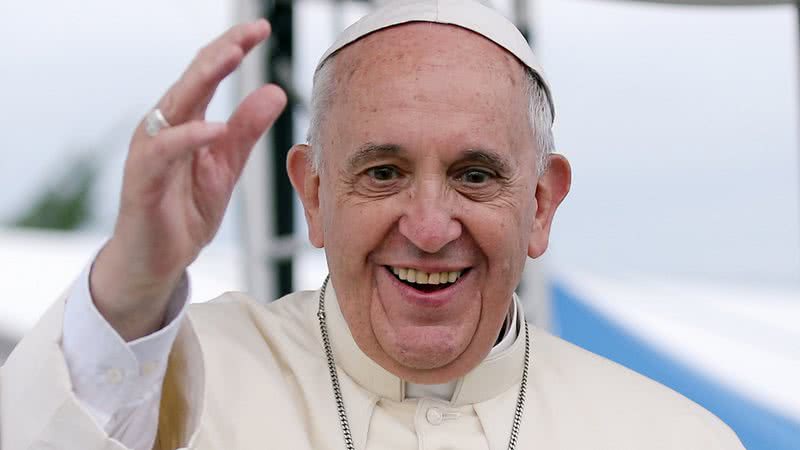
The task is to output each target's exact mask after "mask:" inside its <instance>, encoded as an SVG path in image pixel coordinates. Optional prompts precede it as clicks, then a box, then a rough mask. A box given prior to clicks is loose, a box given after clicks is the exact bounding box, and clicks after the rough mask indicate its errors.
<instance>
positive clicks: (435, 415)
mask: <svg viewBox="0 0 800 450" xmlns="http://www.w3.org/2000/svg"><path fill="white" fill-rule="evenodd" d="M425 418H426V419H428V423H429V424H431V425H439V424H441V423H442V419H444V414H442V410H441V409H439V408H430V409H428V412H427V413H425Z"/></svg>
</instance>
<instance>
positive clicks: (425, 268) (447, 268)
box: [386, 263, 469, 273]
mask: <svg viewBox="0 0 800 450" xmlns="http://www.w3.org/2000/svg"><path fill="white" fill-rule="evenodd" d="M386 266H388V267H396V268H398V269H414V270H417V271H422V272H427V273H437V272H463V271H465V270H467V269H469V266H466V265H464V266H461V265H459V266H456V265H444V264H437V265H433V264H430V265H429V264H402V263H401V264H386Z"/></svg>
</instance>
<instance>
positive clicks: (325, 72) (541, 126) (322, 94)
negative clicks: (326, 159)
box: [306, 55, 555, 175]
mask: <svg viewBox="0 0 800 450" xmlns="http://www.w3.org/2000/svg"><path fill="white" fill-rule="evenodd" d="M335 57H336V55H333V56H331V57H330V58H328V60H327V61H325V62H323V63H322V66H320V68H319V69H318V70H317V72H316V73H315V74H314V86H313V88H312V89H311V120H310V122H309V125H308V135H307V137H306V139H307V141H308V144H309V145H310V146H311V152H312V158H311V167H312V168H313V170H314V171H315V172H317V173H319V171H320V169H321V168H322V136H321V135H322V122H323V120H324V117H325V112H326V111H327V110H328V109H329V108H330V106H331V104H332V103H333V97H334V94H335V92H334V91H335V90H336V89H335V84H336V78H335V76H334V70H335V67H334V66H335V64H334V61H333V60H334V59H335ZM525 80H526V82H525V95H526V96H527V97H528V116H529V119H530V121H531V127H532V129H533V135H534V136H535V137H536V145H537V147H538V148H537V152H538V155H537V158H536V170H537V173H538V174H539V175H541V174H543V173H544V172H545V171H546V170H547V166H548V162H549V158H548V156H549V155H550V154H551V153H553V151H554V147H555V143H554V140H553V127H552V123H553V111H552V110H551V108H550V102H549V101H548V98H547V92H546V91H545V89H544V87H543V85H542V82H541V81H540V79H539V76H538V75H537V74H536V73H535V72H534V71H533V70H531V69H530V68H528V67H525Z"/></svg>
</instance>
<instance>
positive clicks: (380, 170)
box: [366, 166, 400, 181]
mask: <svg viewBox="0 0 800 450" xmlns="http://www.w3.org/2000/svg"><path fill="white" fill-rule="evenodd" d="M366 174H367V176H368V177H370V178H372V179H373V180H375V181H392V180H394V179H395V178H397V177H398V176H400V172H399V171H398V170H397V168H396V167H392V166H378V167H373V168H371V169H367V171H366Z"/></svg>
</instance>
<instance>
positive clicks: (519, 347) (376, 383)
mask: <svg viewBox="0 0 800 450" xmlns="http://www.w3.org/2000/svg"><path fill="white" fill-rule="evenodd" d="M512 303H513V304H514V307H513V311H514V313H512V314H510V315H509V316H508V318H507V319H506V320H511V326H507V327H506V332H505V335H504V336H503V338H502V339H501V340H500V342H499V343H498V344H496V345H495V346H494V347H493V348H492V350H491V351H490V352H489V355H487V356H486V358H485V359H484V360H483V361H482V362H481V363H480V364H478V366H477V367H475V368H474V369H472V370H471V371H470V372H469V373H467V374H466V375H465V376H463V377H461V378H458V379H457V380H454V381H452V382H450V383H445V385H446V386H447V390H446V391H442V392H439V390H438V389H436V388H435V387H434V390H433V391H431V392H430V394H431V395H429V394H427V393H426V394H425V395H424V396H433V397H436V398H443V399H450V403H451V404H452V405H454V406H460V405H466V404H473V403H479V402H483V401H486V400H489V399H491V398H494V397H496V396H497V395H499V394H501V393H503V392H505V391H506V390H508V389H509V388H510V387H511V386H513V385H514V384H516V383H518V382H519V381H520V379H521V377H522V367H523V363H524V362H523V360H524V357H525V339H520V333H519V331H518V329H519V324H520V323H522V322H521V321H522V320H524V319H523V317H524V312H523V310H522V305H521V304H520V303H519V298H518V297H517V296H516V294H515V295H514V298H513V302H512ZM325 311H326V315H327V317H328V320H329V323H328V326H329V329H330V333H331V346H332V347H333V352H334V354H335V357H336V362H337V363H338V365H339V366H340V368H341V369H342V370H344V371H345V372H346V373H347V374H348V375H349V376H350V377H351V378H352V379H353V380H354V381H355V382H356V383H358V384H359V385H360V386H361V387H363V388H364V389H366V390H368V391H370V392H372V393H373V394H375V395H377V396H379V397H382V398H387V399H390V400H393V401H398V402H399V401H403V400H404V399H406V398H412V397H417V395H411V394H414V389H415V388H416V387H418V386H422V387H423V388H428V387H430V386H424V385H411V383H406V382H405V381H403V380H402V379H400V378H399V377H398V376H396V375H394V374H392V373H390V372H389V371H387V370H386V369H384V368H383V367H381V366H380V365H378V364H377V363H376V362H375V361H373V360H372V359H370V358H369V357H368V356H367V355H366V354H364V352H362V351H361V349H360V348H358V345H357V344H356V342H355V340H354V339H353V336H352V334H351V333H350V329H349V327H348V326H347V322H346V321H345V320H344V316H343V315H342V312H341V309H340V308H339V302H338V299H337V297H336V292H335V290H334V289H333V286H329V287H328V289H327V290H326V293H325ZM515 322H516V323H515ZM507 323H508V322H507ZM409 386H414V387H412V388H411V391H412V392H409ZM433 386H442V385H433ZM440 394H444V395H440Z"/></svg>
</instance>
